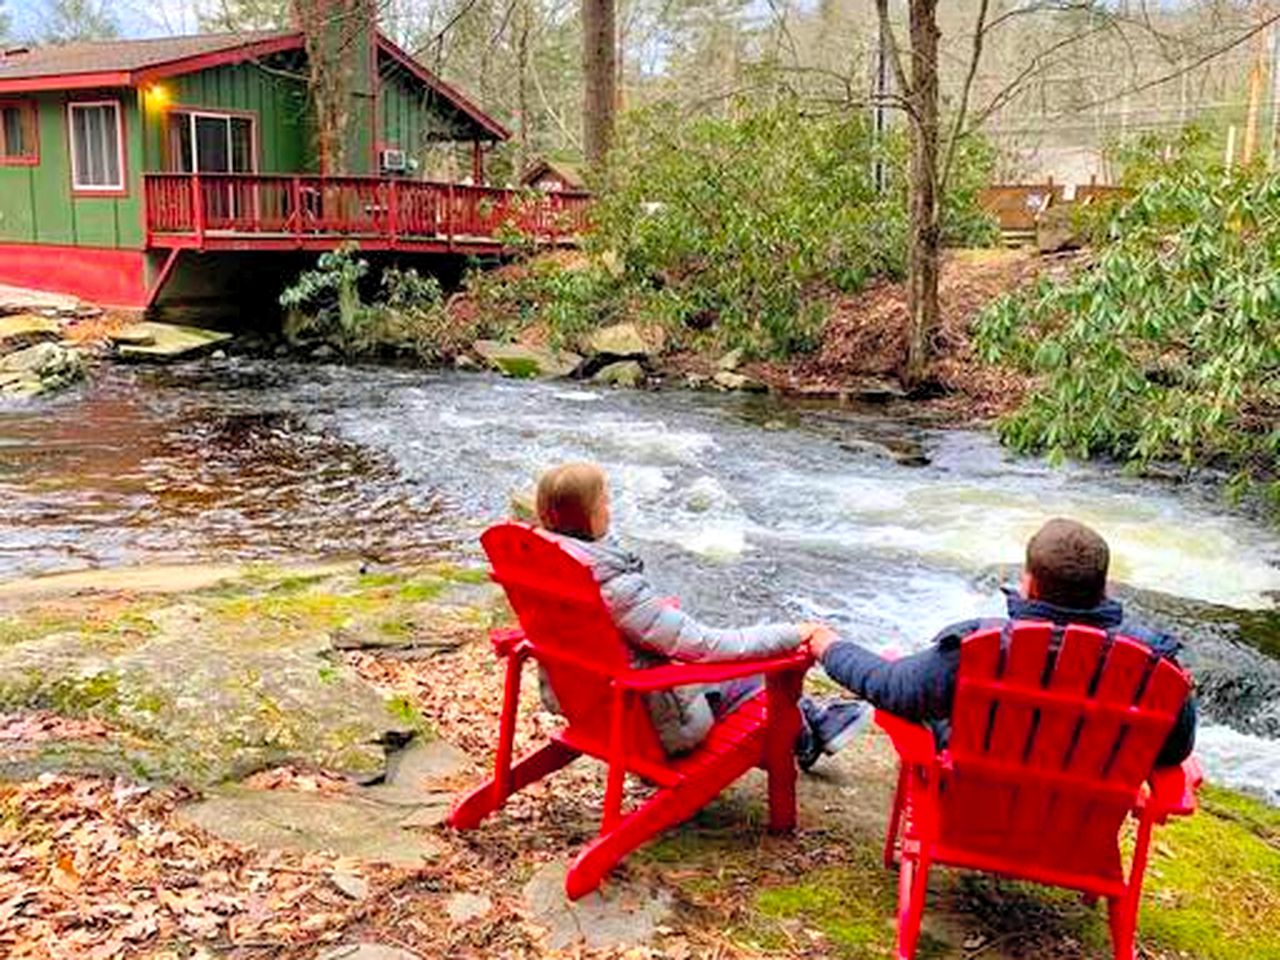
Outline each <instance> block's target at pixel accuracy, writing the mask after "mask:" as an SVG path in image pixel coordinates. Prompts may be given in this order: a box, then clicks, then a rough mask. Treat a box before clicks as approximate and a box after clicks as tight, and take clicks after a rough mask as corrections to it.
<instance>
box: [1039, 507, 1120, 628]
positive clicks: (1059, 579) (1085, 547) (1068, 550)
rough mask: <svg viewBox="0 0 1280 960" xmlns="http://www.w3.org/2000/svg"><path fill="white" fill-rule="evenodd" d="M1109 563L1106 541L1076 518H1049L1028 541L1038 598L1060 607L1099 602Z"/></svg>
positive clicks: (1076, 608)
mask: <svg viewBox="0 0 1280 960" xmlns="http://www.w3.org/2000/svg"><path fill="white" fill-rule="evenodd" d="M1110 562H1111V551H1110V549H1108V547H1107V541H1105V540H1103V539H1102V537H1100V536H1099V535H1098V534H1097V533H1095V532H1094V531H1093V530H1090V529H1089V528H1088V527H1086V526H1085V525H1084V524H1083V523H1077V522H1076V521H1075V520H1065V519H1063V518H1061V517H1059V518H1057V519H1054V520H1050V521H1049V522H1048V523H1046V524H1045V525H1044V526H1043V527H1041V528H1040V529H1039V530H1038V531H1037V532H1036V535H1035V536H1034V537H1032V538H1031V539H1030V540H1029V541H1028V542H1027V571H1028V572H1029V573H1030V574H1031V576H1032V577H1034V578H1035V582H1036V591H1037V594H1038V596H1039V599H1041V600H1045V601H1048V602H1049V603H1052V604H1055V605H1056V606H1059V607H1070V608H1072V609H1075V610H1084V609H1088V608H1090V607H1096V606H1097V605H1098V604H1100V603H1101V602H1102V600H1103V598H1104V597H1105V596H1106V590H1107V566H1108V564H1110Z"/></svg>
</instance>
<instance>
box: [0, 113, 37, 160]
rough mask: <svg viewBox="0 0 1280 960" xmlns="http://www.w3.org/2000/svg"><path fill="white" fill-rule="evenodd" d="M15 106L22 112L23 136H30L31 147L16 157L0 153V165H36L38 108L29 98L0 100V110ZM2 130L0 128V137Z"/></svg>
mask: <svg viewBox="0 0 1280 960" xmlns="http://www.w3.org/2000/svg"><path fill="white" fill-rule="evenodd" d="M11 107H16V108H17V109H18V110H20V111H21V112H22V132H23V136H27V137H30V138H31V145H30V146H31V149H30V152H29V153H24V154H22V155H21V156H18V157H9V156H5V155H4V154H3V153H0V167H36V166H39V165H40V112H39V111H40V108H39V106H38V105H37V104H36V102H35V101H34V100H31V99H5V100H0V110H7V109H9V108H11ZM3 137H4V131H2V130H0V139H3Z"/></svg>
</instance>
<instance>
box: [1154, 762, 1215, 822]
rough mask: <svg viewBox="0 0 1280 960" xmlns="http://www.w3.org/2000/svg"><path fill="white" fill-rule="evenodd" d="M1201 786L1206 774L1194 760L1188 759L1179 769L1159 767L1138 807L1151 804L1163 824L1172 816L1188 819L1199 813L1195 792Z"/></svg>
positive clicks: (1177, 767)
mask: <svg viewBox="0 0 1280 960" xmlns="http://www.w3.org/2000/svg"><path fill="white" fill-rule="evenodd" d="M1202 783H1204V771H1203V770H1202V769H1201V768H1200V761H1198V760H1197V759H1196V758H1195V757H1187V759H1186V760H1183V761H1182V763H1181V764H1180V765H1179V766H1176V767H1157V768H1156V769H1155V770H1154V771H1152V773H1151V777H1150V779H1149V780H1148V781H1147V788H1146V789H1145V790H1144V791H1143V793H1142V796H1141V797H1140V798H1139V800H1138V807H1139V809H1141V808H1142V807H1143V806H1145V805H1146V804H1150V805H1151V812H1152V814H1154V815H1155V817H1156V819H1157V820H1160V821H1163V820H1164V819H1165V818H1166V817H1169V816H1187V815H1189V814H1192V813H1195V811H1196V805H1197V801H1196V791H1197V790H1199V789H1200V784H1202Z"/></svg>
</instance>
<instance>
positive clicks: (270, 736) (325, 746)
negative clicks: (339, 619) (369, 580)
mask: <svg viewBox="0 0 1280 960" xmlns="http://www.w3.org/2000/svg"><path fill="white" fill-rule="evenodd" d="M233 612H234V611H233ZM238 626H239V625H238V624H236V623H235V622H234V621H233V620H231V619H230V618H226V619H224V618H222V617H219V616H218V615H217V614H216V613H215V612H213V611H211V610H209V609H207V608H206V607H203V606H201V605H198V604H193V603H189V602H188V603H180V604H176V605H173V606H169V607H163V608H160V609H158V610H155V611H151V612H148V613H146V614H145V615H137V616H135V617H134V618H133V619H131V620H129V621H126V622H124V623H122V624H121V625H120V627H119V629H118V632H117V631H115V630H108V631H104V632H101V633H96V632H95V633H84V632H66V633H55V634H52V635H49V636H45V637H40V638H38V639H34V640H28V641H23V642H20V643H16V644H13V645H10V646H8V647H0V709H8V710H20V709H23V708H44V709H52V710H55V711H57V712H60V713H65V714H67V715H71V716H92V717H96V718H99V719H103V720H105V721H107V722H109V723H111V724H112V725H113V726H115V727H118V728H120V729H123V730H126V731H128V732H129V733H130V734H131V740H130V744H131V746H130V751H129V753H128V755H127V756H125V755H123V754H122V755H120V756H119V757H118V758H117V759H118V760H119V761H120V763H123V764H127V768H128V769H129V772H132V773H133V774H134V775H140V776H144V777H148V778H157V779H163V780H182V781H185V782H188V783H192V784H196V785H206V784H211V783H217V782H220V781H223V780H226V779H229V778H236V777H240V776H243V775H246V774H248V773H250V772H252V771H254V770H257V769H260V768H262V767H265V766H270V765H274V764H279V763H287V762H298V763H303V764H307V765H311V766H316V767H321V768H324V769H329V770H334V771H337V772H340V773H344V774H347V775H350V776H352V777H357V778H362V779H368V778H374V777H379V776H381V775H382V773H383V770H384V768H385V763H386V744H388V743H402V742H404V741H405V740H407V739H409V738H410V737H411V736H412V735H413V733H414V729H413V727H412V726H411V724H409V723H408V722H407V721H406V720H404V719H403V718H402V717H399V716H397V715H396V714H395V713H394V712H393V711H392V710H390V709H389V708H388V705H387V702H386V700H385V699H384V697H383V696H382V695H381V694H380V693H378V692H377V691H376V690H374V689H373V688H372V687H370V686H369V685H368V684H367V683H365V682H364V681H363V680H362V679H360V677H358V676H357V675H356V674H355V672H354V671H353V670H351V669H350V668H349V667H347V666H346V665H345V664H343V663H341V662H334V661H333V660H332V659H331V658H330V656H329V650H330V647H329V641H328V637H327V635H326V634H325V633H324V632H323V631H317V632H315V633H314V634H308V633H307V632H305V631H301V632H300V631H296V630H283V629H278V630H276V631H275V632H272V630H271V626H270V624H267V625H265V626H263V625H258V624H253V623H246V624H245V625H244V629H243V630H240V629H237V627H238ZM42 759H44V760H47V762H48V768H50V769H85V768H89V769H92V768H93V767H94V766H95V764H94V763H92V762H90V761H92V760H95V759H96V760H99V761H104V762H103V764H102V765H103V766H104V767H105V768H107V769H110V770H112V771H113V772H118V768H119V765H120V764H112V763H107V762H105V761H107V760H108V759H109V757H107V756H105V755H100V756H84V755H78V756H75V757H71V758H67V757H65V756H63V755H61V754H59V753H47V754H44V755H42ZM70 760H73V761H75V762H69V761H70ZM30 763H31V760H30V758H27V760H26V763H25V766H24V769H25V768H26V766H29V765H30ZM2 766H3V765H2V764H0V772H2Z"/></svg>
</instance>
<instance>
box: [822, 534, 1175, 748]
mask: <svg viewBox="0 0 1280 960" xmlns="http://www.w3.org/2000/svg"><path fill="white" fill-rule="evenodd" d="M1109 563H1110V550H1109V549H1108V547H1107V542H1106V541H1105V540H1103V539H1102V537H1100V536H1099V535H1098V534H1097V533H1095V532H1094V531H1093V530H1091V529H1089V528H1088V527H1086V526H1085V525H1084V524H1082V523H1077V522H1075V521H1074V520H1063V519H1057V520H1050V521H1049V522H1048V523H1046V524H1045V525H1044V526H1043V527H1041V528H1040V530H1039V531H1038V532H1037V533H1036V535H1035V536H1033V537H1032V538H1031V540H1030V541H1029V542H1028V544H1027V556H1026V565H1025V566H1024V568H1023V574H1022V583H1021V586H1020V588H1019V592H1018V593H1012V592H1010V593H1009V595H1008V598H1007V600H1008V610H1009V618H1008V619H1009V620H1042V621H1049V622H1051V623H1054V624H1058V625H1060V626H1065V625H1066V624H1069V623H1078V624H1084V625H1086V626H1090V627H1097V628H1099V629H1101V630H1105V631H1107V632H1108V634H1110V635H1116V634H1121V635H1124V636H1126V637H1132V638H1133V639H1135V640H1138V641H1139V642H1141V643H1145V644H1146V645H1147V646H1149V647H1150V648H1151V650H1152V651H1153V652H1154V653H1155V654H1156V655H1158V656H1160V657H1164V658H1165V659H1167V660H1169V661H1171V662H1173V663H1175V664H1176V663H1177V659H1176V657H1177V654H1178V650H1179V649H1180V647H1181V644H1179V643H1178V641H1177V640H1175V639H1174V638H1173V637H1170V636H1168V635H1167V634H1163V633H1155V632H1152V631H1149V630H1144V629H1142V628H1141V627H1138V626H1136V625H1134V624H1127V623H1125V620H1124V610H1123V608H1122V607H1121V605H1120V602H1119V601H1117V600H1111V599H1108V598H1107V596H1106V585H1107V568H1108V565H1109ZM1007 622H1008V620H1005V619H1003V618H1001V619H984V620H966V621H964V622H962V623H957V624H953V625H952V626H950V627H947V628H946V629H945V630H943V631H942V632H941V633H939V634H938V635H937V636H936V637H934V639H933V642H932V643H931V644H930V645H929V646H928V648H927V649H925V650H922V651H920V652H919V653H916V654H913V655H911V656H909V657H903V658H902V659H900V660H886V659H885V658H884V657H881V656H880V655H879V654H876V653H873V652H872V651H870V650H867V649H865V648H864V647H861V646H859V645H858V644H856V643H853V642H851V641H848V640H841V639H840V638H839V637H838V636H837V635H836V634H835V633H834V632H833V631H832V630H830V629H826V628H824V629H822V630H820V631H819V632H818V633H816V634H815V635H814V636H812V637H811V638H810V640H809V646H810V648H811V649H812V650H813V653H814V656H816V657H817V658H818V659H819V660H820V661H821V662H822V666H823V668H824V669H825V670H826V672H827V674H828V675H829V676H830V677H831V679H833V680H835V681H836V682H837V683H839V684H841V685H842V686H845V687H847V688H848V689H850V690H852V691H853V692H854V693H856V694H858V695H859V696H860V697H862V698H863V699H865V700H867V701H868V702H869V703H871V704H872V705H873V706H875V707H879V708H881V709H884V710H887V711H889V712H890V713H894V714H897V715H898V716H900V717H903V718H905V719H907V720H915V721H917V722H921V723H928V724H930V725H931V726H932V727H933V729H934V733H935V735H936V736H937V738H938V742H939V745H945V743H946V741H947V735H948V733H949V719H950V716H951V703H952V699H953V697H954V696H955V688H956V674H957V672H958V671H959V667H960V643H961V641H962V640H964V638H965V637H967V636H968V635H969V634H971V633H973V632H974V631H975V630H979V629H983V628H986V627H991V626H1000V625H1003V624H1004V623H1007ZM1195 731H1196V703H1195V698H1194V697H1192V696H1190V695H1188V697H1187V700H1186V702H1185V703H1184V704H1183V706H1182V711H1181V712H1180V713H1179V715H1178V719H1177V722H1176V723H1175V724H1174V726H1173V729H1172V730H1171V731H1170V732H1169V736H1168V738H1167V739H1166V740H1165V743H1164V747H1163V748H1162V749H1161V751H1160V754H1159V756H1158V757H1157V758H1156V764H1157V766H1170V765H1174V764H1178V763H1181V762H1182V761H1183V760H1184V759H1186V757H1187V756H1189V755H1190V753H1191V749H1192V747H1193V746H1194V745H1195Z"/></svg>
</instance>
